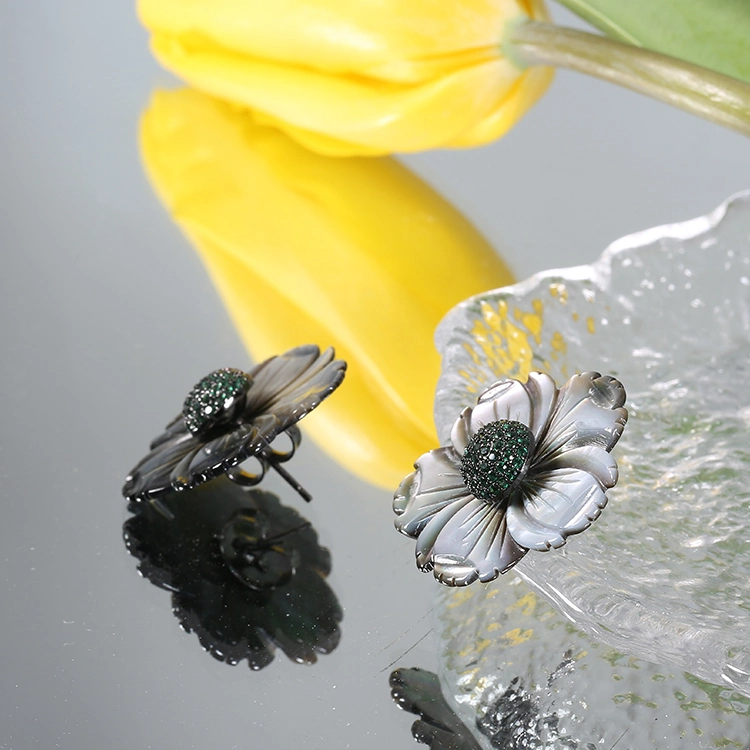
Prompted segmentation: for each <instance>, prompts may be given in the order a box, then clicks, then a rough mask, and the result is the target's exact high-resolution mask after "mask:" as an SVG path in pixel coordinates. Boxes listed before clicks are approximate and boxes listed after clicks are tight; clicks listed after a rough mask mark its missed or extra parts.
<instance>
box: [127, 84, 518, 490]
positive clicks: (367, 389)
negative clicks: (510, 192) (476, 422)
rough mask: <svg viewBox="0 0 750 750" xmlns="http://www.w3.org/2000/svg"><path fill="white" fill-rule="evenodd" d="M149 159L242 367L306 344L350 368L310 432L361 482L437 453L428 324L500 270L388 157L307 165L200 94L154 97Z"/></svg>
mask: <svg viewBox="0 0 750 750" xmlns="http://www.w3.org/2000/svg"><path fill="white" fill-rule="evenodd" d="M142 149H143V156H144V160H145V162H146V168H147V170H148V172H149V175H150V177H151V179H152V181H153V183H154V185H155V187H156V190H157V191H158V193H159V195H160V196H161V198H162V200H163V201H164V203H165V204H166V206H167V208H168V210H169V211H170V213H171V214H172V216H173V217H174V219H175V221H177V222H178V223H179V225H180V226H181V227H182V228H183V230H184V231H185V232H186V233H187V235H188V236H189V237H190V239H191V240H192V241H193V242H194V244H195V246H196V248H197V250H198V252H199V253H200V255H201V257H202V259H203V261H204V263H205V264H206V266H207V268H208V270H209V272H210V274H211V276H212V278H213V280H214V282H215V284H216V287H217V289H218V290H219V293H220V294H221V296H222V299H223V301H224V303H225V304H226V306H227V309H228V310H229V313H230V315H231V317H232V319H233V321H234V323H235V324H236V326H237V328H238V330H239V333H240V335H241V337H242V339H243V341H244V343H245V345H246V346H247V348H248V349H249V351H250V353H251V355H252V356H253V357H254V358H255V359H257V360H260V359H264V358H266V357H268V356H270V355H272V354H275V353H278V352H280V351H285V350H286V349H290V348H292V347H293V346H295V345H297V344H299V343H300V342H308V341H315V342H317V343H319V344H321V345H323V346H326V345H328V344H333V345H334V346H335V347H336V351H337V354H339V355H340V356H342V357H343V358H344V359H346V360H347V362H348V363H349V370H348V375H347V379H346V385H345V387H343V388H342V389H341V390H340V392H339V393H337V395H336V398H335V399H331V400H330V402H327V403H326V404H325V408H323V409H320V410H318V412H316V413H315V414H313V415H311V417H308V418H307V419H306V420H305V422H306V424H305V426H306V428H307V431H308V433H309V434H310V435H311V436H312V437H313V439H315V440H316V441H317V442H318V443H319V444H320V445H321V446H322V447H323V448H324V449H325V450H326V451H328V452H329V453H331V454H332V455H333V456H334V457H335V458H337V459H338V460H339V461H340V462H341V463H342V464H344V465H345V466H346V467H347V468H349V469H350V470H351V471H353V472H354V473H356V474H358V475H359V476H361V477H363V478H365V479H367V480H369V481H371V482H373V483H374V484H377V485H380V486H383V487H388V488H391V487H393V486H395V485H396V484H398V482H399V481H400V479H401V476H402V475H403V474H404V473H406V472H408V470H409V468H410V465H411V461H412V460H413V457H414V456H416V455H420V453H423V452H425V451H426V450H428V449H429V448H430V447H432V446H434V444H435V441H436V437H435V431H434V427H433V421H432V399H433V393H434V388H435V383H436V381H437V377H438V374H439V359H438V356H437V354H436V353H435V351H434V349H433V344H432V336H433V331H434V328H435V326H436V324H437V322H438V321H439V320H440V318H441V317H442V315H443V314H444V313H445V312H446V311H447V310H448V309H449V308H450V307H451V306H453V305H454V304H456V303H457V302H458V301H460V300H461V299H463V298H465V297H467V296H469V295H472V294H475V293H477V292H479V291H481V290H484V289H488V288H493V287H497V286H503V285H505V284H508V283H510V282H511V281H512V279H511V277H510V274H509V273H508V271H507V269H506V268H505V266H504V265H503V264H502V262H501V261H500V260H499V259H498V257H497V256H496V255H495V253H494V252H493V251H492V249H491V248H490V247H489V246H488V245H487V243H486V242H485V240H484V239H483V238H482V237H481V236H480V235H479V234H478V233H477V232H476V230H475V229H473V227H472V226H471V225H470V224H469V223H468V222H467V221H466V220H465V219H464V218H463V217H462V216H461V215H460V214H459V213H458V212H457V211H456V210H455V209H453V208H452V207H451V206H450V205H449V204H448V203H446V202H445V201H444V200H443V199H442V198H440V196H438V195H437V194H436V193H434V192H433V191H432V190H430V188H429V187H428V186H427V185H425V184H424V183H423V182H421V181H420V180H419V179H417V178H416V177H415V176H414V175H412V174H411V173H410V172H409V171H408V170H406V169H405V168H404V167H402V166H401V165H400V164H399V163H398V162H397V161H395V160H393V159H391V158H381V159H364V158H349V159H329V158H326V157H322V156H319V155H316V154H313V153H311V152H309V151H307V150H305V149H304V148H302V147H300V146H299V145H297V144H296V143H294V142H293V141H292V140H290V139H289V138H287V137H286V136H284V135H283V134H282V133H280V132H279V131H278V130H276V129H273V128H269V127H265V126H261V125H258V124H257V123H255V122H254V120H253V119H252V118H251V117H250V116H249V115H248V114H246V113H243V112H240V111H238V110H236V109H234V108H232V107H231V106H229V105H226V104H223V103H221V102H219V101H216V100H213V99H210V98H209V97H206V96H204V95H203V94H199V93H197V92H194V91H190V90H182V91H175V92H169V93H167V92H160V93H158V94H156V96H155V97H154V100H153V102H152V104H151V107H150V109H149V110H148V111H147V113H146V114H145V116H144V119H143V123H142ZM222 364H223V363H222Z"/></svg>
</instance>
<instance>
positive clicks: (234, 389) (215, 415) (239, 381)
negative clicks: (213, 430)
mask: <svg viewBox="0 0 750 750" xmlns="http://www.w3.org/2000/svg"><path fill="white" fill-rule="evenodd" d="M252 382H253V381H252V380H251V378H250V377H248V375H247V374H246V373H244V372H243V371H242V370H237V369H235V368H233V367H225V368H223V369H222V370H214V371H213V372H212V373H210V374H209V375H206V377H205V378H203V379H202V380H201V381H200V382H198V383H197V384H196V385H194V386H193V389H192V390H191V391H190V393H188V395H187V398H186V399H185V403H184V404H183V405H182V416H183V417H184V418H185V425H186V426H187V428H188V429H189V430H190V432H192V433H193V434H195V433H197V432H200V431H201V430H203V429H204V428H206V427H207V426H209V425H215V424H217V423H218V422H221V421H222V420H223V419H226V418H227V417H228V416H229V414H230V412H231V410H232V408H233V407H234V406H236V404H237V400H238V399H239V398H240V397H242V396H244V395H245V393H247V390H248V388H250V386H251V384H252Z"/></svg>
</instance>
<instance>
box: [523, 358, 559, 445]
mask: <svg viewBox="0 0 750 750" xmlns="http://www.w3.org/2000/svg"><path fill="white" fill-rule="evenodd" d="M525 387H526V390H527V391H528V392H529V396H530V398H531V419H530V420H529V423H528V427H529V429H530V430H531V433H532V434H533V435H534V440H535V441H538V440H539V437H540V436H541V434H542V432H543V430H544V429H545V427H546V426H547V422H548V421H549V417H550V414H551V413H552V408H553V407H554V406H555V403H556V401H557V385H556V384H555V381H554V379H553V378H551V377H550V376H549V375H547V374H546V373H543V372H530V373H529V379H528V381H527V382H526V386H525Z"/></svg>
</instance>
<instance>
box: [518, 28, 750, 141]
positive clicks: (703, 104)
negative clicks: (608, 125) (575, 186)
mask: <svg viewBox="0 0 750 750" xmlns="http://www.w3.org/2000/svg"><path fill="white" fill-rule="evenodd" d="M509 32H510V33H509V36H508V39H507V41H506V45H507V47H506V52H507V54H508V56H509V57H510V58H511V59H512V60H514V61H515V62H517V63H518V64H520V65H521V66H523V67H528V66H530V65H554V66H555V67H560V68H568V69H569V70H575V71H577V72H579V73H588V74H589V75H593V76H596V77H597V78H601V79H603V80H605V81H611V82H612V83H618V84H620V85H621V86H625V87H626V88H629V89H632V90H633V91H638V92H640V93H641V94H646V95H648V96H651V97H653V98H654V99H658V100H660V101H663V102H667V103H668V104H673V105H674V106H676V107H680V108H681V109H684V110H686V111H687V112H692V113H693V114H695V115H698V116H700V117H704V118H705V119H707V120H711V121H712V122H716V123H718V124H719V125H724V126H725V127H728V128H732V129H733V130H736V131H738V132H740V133H742V134H743V135H747V136H750V85H748V84H747V83H744V82H743V81H740V80H737V79H736V78H731V77H730V76H726V75H723V74H722V73H715V72H714V71H712V70H708V69H706V68H702V67H700V66H698V65H693V64H692V63H688V62H685V61H683V60H678V59H677V58H674V57H669V56H667V55H662V54H659V53H658V52H651V51H650V50H646V49H643V48H642V47H635V46H632V45H630V44H623V43H621V42H616V41H614V40H612V39H608V38H607V37H603V36H598V35H596V34H589V33H587V32H585V31H577V30H575V29H566V28H563V27H561V26H554V25H553V24H550V23H543V22H541V21H528V22H525V23H520V24H517V25H515V26H513V27H512V28H511V29H509Z"/></svg>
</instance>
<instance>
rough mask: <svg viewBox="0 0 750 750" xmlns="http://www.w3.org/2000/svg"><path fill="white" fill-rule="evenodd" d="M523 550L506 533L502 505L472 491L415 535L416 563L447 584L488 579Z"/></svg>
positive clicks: (504, 567) (510, 565)
mask: <svg viewBox="0 0 750 750" xmlns="http://www.w3.org/2000/svg"><path fill="white" fill-rule="evenodd" d="M526 552H527V550H525V549H522V548H521V547H520V546H519V545H518V544H517V543H516V541H515V540H514V539H513V538H512V537H511V535H510V534H509V533H508V528H507V526H506V521H505V514H504V512H503V509H502V508H499V507H498V506H496V505H493V504H491V503H486V502H484V501H483V500H477V499H476V498H475V497H474V496H473V495H466V496H464V497H462V498H461V499H460V500H458V501H456V502H454V503H453V504H452V505H451V506H449V507H446V508H444V509H443V510H442V511H441V512H440V513H438V514H437V515H436V516H435V517H434V518H433V519H432V520H431V521H430V522H429V523H428V524H427V526H426V527H425V528H424V530H423V531H422V533H421V534H420V535H419V538H418V539H417V565H418V566H419V567H420V568H421V569H422V570H432V571H433V573H434V575H435V578H437V580H438V581H440V583H444V584H446V585H448V586H468V585H469V584H470V583H473V582H474V581H476V580H480V581H482V582H486V581H491V580H493V579H495V578H497V576H498V575H500V574H501V573H504V572H505V571H507V570H509V569H510V568H512V567H513V566H514V565H515V564H516V563H517V562H518V561H519V560H520V559H521V558H522V557H523V556H524V555H525V554H526Z"/></svg>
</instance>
